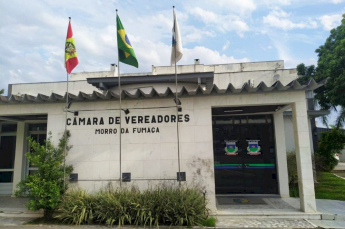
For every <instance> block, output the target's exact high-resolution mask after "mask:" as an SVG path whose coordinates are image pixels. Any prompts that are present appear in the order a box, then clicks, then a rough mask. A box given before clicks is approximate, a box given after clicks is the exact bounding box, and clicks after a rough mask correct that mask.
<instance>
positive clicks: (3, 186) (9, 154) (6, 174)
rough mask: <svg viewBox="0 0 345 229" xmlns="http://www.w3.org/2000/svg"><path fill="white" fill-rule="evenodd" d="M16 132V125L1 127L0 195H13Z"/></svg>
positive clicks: (3, 125)
mask: <svg viewBox="0 0 345 229" xmlns="http://www.w3.org/2000/svg"><path fill="white" fill-rule="evenodd" d="M16 130H17V125H16V124H1V125H0V194H11V193H12V189H13V172H14V157H15V153H16Z"/></svg>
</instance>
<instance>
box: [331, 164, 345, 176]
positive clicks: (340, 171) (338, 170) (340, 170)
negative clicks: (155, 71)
mask: <svg viewBox="0 0 345 229" xmlns="http://www.w3.org/2000/svg"><path fill="white" fill-rule="evenodd" d="M332 173H333V174H335V175H337V176H340V177H343V178H345V162H339V163H338V165H337V166H335V168H334V169H333V171H332Z"/></svg>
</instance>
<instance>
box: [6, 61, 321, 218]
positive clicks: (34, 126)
mask: <svg viewBox="0 0 345 229" xmlns="http://www.w3.org/2000/svg"><path fill="white" fill-rule="evenodd" d="M297 77H298V76H297V72H296V69H285V68H284V61H267V62H248V63H234V64H216V65H204V64H200V61H199V60H195V63H194V64H193V65H183V66H177V78H178V82H177V87H176V83H175V67H170V66H152V72H146V73H133V74H121V77H120V85H121V90H119V77H118V74H117V66H116V65H114V64H112V65H111V66H110V71H104V72H83V73H74V74H71V77H70V81H69V83H68V93H66V91H67V83H66V81H63V82H42V83H23V84H12V85H9V87H8V95H1V96H0V137H1V139H0V158H1V160H0V194H11V193H13V192H14V190H15V189H16V185H17V184H18V182H20V181H21V180H22V179H24V178H25V177H26V176H27V175H28V174H32V173H35V171H36V170H37V168H35V167H32V166H31V165H30V164H29V163H28V161H27V160H26V157H25V156H24V154H25V153H26V152H27V151H28V150H29V149H28V142H27V140H26V138H27V137H28V136H31V137H32V138H34V139H35V140H37V141H38V142H40V143H42V144H44V140H45V139H46V138H47V137H49V133H51V137H52V141H53V142H54V144H55V145H56V144H57V143H58V140H59V139H60V138H61V137H62V136H63V133H64V130H65V128H67V130H68V131H70V133H71V138H70V145H72V146H73V148H72V149H71V150H70V151H69V152H68V156H67V158H66V164H72V165H73V167H74V171H73V174H72V175H71V178H70V182H71V185H72V186H79V187H81V188H83V189H86V190H88V191H90V192H94V191H97V190H99V189H100V188H102V187H105V186H106V185H107V184H109V182H110V183H112V185H113V186H114V187H120V186H122V187H131V186H133V185H134V186H137V187H139V188H140V189H146V188H149V187H153V186H154V185H161V184H164V183H166V184H172V185H176V186H177V185H185V186H188V185H198V186H199V187H200V190H202V191H203V192H204V193H205V195H206V197H207V199H208V207H209V208H210V209H211V210H213V211H216V210H217V209H219V206H220V202H219V200H218V198H219V197H222V196H231V195H233V196H248V197H250V196H270V197H276V198H285V197H289V184H288V182H289V181H288V172H287V159H286V155H287V151H288V150H295V152H296V158H297V171H298V183H299V193H300V211H301V212H304V213H313V212H316V203H315V193H314V182H313V167H312V153H313V146H312V145H313V144H312V135H311V127H310V120H312V119H314V118H315V117H317V116H318V115H322V114H323V113H322V111H309V110H308V106H307V100H308V99H309V98H310V96H311V95H312V94H313V93H312V91H313V90H315V89H316V88H319V87H321V86H323V85H324V83H325V82H315V81H314V80H311V81H309V82H308V83H307V84H300V83H299V82H298V81H297V80H296V79H297ZM67 96H68V104H67V105H66V97H67ZM120 98H121V102H120Z"/></svg>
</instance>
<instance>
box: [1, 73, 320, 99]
mask: <svg viewBox="0 0 345 229" xmlns="http://www.w3.org/2000/svg"><path fill="white" fill-rule="evenodd" d="M207 74H208V73H207ZM207 74H206V75H207ZM198 75H200V74H198ZM179 76H180V75H179ZM154 77H156V76H154ZM205 77H206V76H205ZM167 78H169V77H167ZM101 79H103V80H105V78H101ZM124 79H125V77H124ZM109 80H110V81H111V80H115V79H114V78H109ZM91 81H93V82H94V83H95V84H97V83H100V81H99V82H97V80H96V79H90V82H91ZM122 81H123V79H122V78H121V84H122ZM179 81H180V80H179ZM104 82H105V81H103V83H104ZM110 83H111V82H109V84H110ZM113 83H114V85H116V82H113ZM141 83H142V81H141ZM325 83H326V80H323V81H321V82H319V83H317V82H315V80H313V79H311V80H309V81H308V82H307V83H306V84H300V83H299V82H298V81H297V80H294V81H292V82H290V83H289V84H287V85H285V86H284V85H283V84H282V83H281V82H280V81H277V82H276V83H274V84H273V85H272V86H267V85H266V84H265V83H264V82H261V83H260V84H259V85H258V86H257V87H251V86H250V85H248V84H247V83H245V84H243V86H242V87H240V88H235V87H234V86H233V85H232V84H231V83H230V84H229V85H228V87H227V88H226V89H219V88H218V87H217V86H216V85H213V86H212V87H211V88H210V89H204V88H203V87H202V86H201V85H197V86H196V88H195V89H187V88H186V87H182V88H181V89H180V90H178V92H177V93H178V96H179V97H188V96H210V95H231V94H251V93H280V92H291V91H308V90H315V89H317V88H319V87H321V86H323V85H324V84H325ZM66 96H69V100H70V101H96V100H111V99H112V100H118V99H119V98H120V94H119V92H118V91H115V92H114V91H110V90H106V91H103V92H97V91H94V92H93V93H92V94H87V93H84V92H79V94H78V95H74V94H71V93H68V95H67V93H65V95H59V94H56V93H51V94H50V95H42V94H38V95H36V96H32V95H28V94H24V95H11V96H10V97H7V96H1V95H0V105H4V104H18V103H53V102H60V103H62V102H65V101H66ZM174 96H175V92H174V90H172V89H171V88H170V87H166V89H165V90H158V89H156V88H155V87H152V88H151V89H146V90H144V89H127V90H122V92H121V98H122V99H141V98H142V99H145V98H166V97H174Z"/></svg>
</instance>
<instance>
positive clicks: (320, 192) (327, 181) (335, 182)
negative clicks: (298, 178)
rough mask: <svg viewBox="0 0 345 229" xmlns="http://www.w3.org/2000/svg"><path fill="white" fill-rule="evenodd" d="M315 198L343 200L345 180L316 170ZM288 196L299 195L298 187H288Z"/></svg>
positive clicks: (344, 199) (344, 196)
mask: <svg viewBox="0 0 345 229" xmlns="http://www.w3.org/2000/svg"><path fill="white" fill-rule="evenodd" d="M317 181H318V183H317V184H315V198H316V199H329V200H343V201H345V180H344V179H341V178H339V177H337V176H335V175H334V174H332V173H329V172H318V173H317ZM290 196H291V197H299V193H298V187H290Z"/></svg>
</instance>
